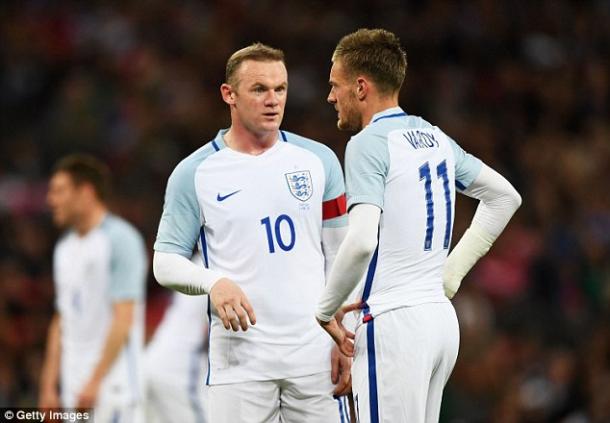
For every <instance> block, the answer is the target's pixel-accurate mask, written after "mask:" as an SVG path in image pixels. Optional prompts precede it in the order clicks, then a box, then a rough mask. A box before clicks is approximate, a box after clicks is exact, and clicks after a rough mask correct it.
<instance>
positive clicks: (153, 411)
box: [146, 375, 207, 423]
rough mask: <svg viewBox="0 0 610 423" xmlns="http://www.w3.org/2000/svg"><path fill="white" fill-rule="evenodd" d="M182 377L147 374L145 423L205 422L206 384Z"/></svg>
mask: <svg viewBox="0 0 610 423" xmlns="http://www.w3.org/2000/svg"><path fill="white" fill-rule="evenodd" d="M193 382H194V383H190V382H189V381H188V380H187V379H185V378H168V377H162V376H160V375H157V376H149V378H148V379H147V397H146V421H147V423H173V422H177V421H179V422H183V423H205V422H207V417H206V412H205V411H204V410H205V408H204V405H203V404H204V397H205V395H206V393H207V387H205V386H204V385H203V384H202V383H197V381H193Z"/></svg>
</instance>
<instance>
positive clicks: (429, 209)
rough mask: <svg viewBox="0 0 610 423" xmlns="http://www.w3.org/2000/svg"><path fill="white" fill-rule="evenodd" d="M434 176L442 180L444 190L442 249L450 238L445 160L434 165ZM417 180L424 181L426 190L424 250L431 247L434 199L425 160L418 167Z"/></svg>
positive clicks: (428, 167) (448, 194) (447, 181)
mask: <svg viewBox="0 0 610 423" xmlns="http://www.w3.org/2000/svg"><path fill="white" fill-rule="evenodd" d="M436 176H437V178H438V179H442V180H443V189H444V190H445V214H446V218H447V223H446V224H445V239H444V241H443V249H445V250H446V249H448V248H449V241H450V239H451V191H450V188H449V176H448V175H447V161H445V160H443V161H442V162H441V163H440V164H439V165H438V166H436ZM419 180H420V181H424V189H425V191H426V239H425V241H424V250H425V251H430V250H431V249H432V234H433V233H434V200H433V198H432V175H431V174H430V163H428V162H426V163H424V164H423V165H421V166H420V167H419Z"/></svg>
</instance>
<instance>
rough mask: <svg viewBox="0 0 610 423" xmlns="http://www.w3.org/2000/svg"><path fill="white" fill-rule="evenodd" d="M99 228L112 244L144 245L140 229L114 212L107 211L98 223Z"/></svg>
mask: <svg viewBox="0 0 610 423" xmlns="http://www.w3.org/2000/svg"><path fill="white" fill-rule="evenodd" d="M100 229H101V231H102V232H103V233H104V234H105V235H106V236H107V237H108V240H109V241H110V243H111V244H112V245H114V244H117V243H121V244H125V245H127V244H137V245H139V246H141V245H144V237H143V236H142V234H141V233H140V231H139V230H138V229H137V228H136V227H135V226H134V225H133V224H131V223H130V222H128V221H127V220H125V219H124V218H122V217H120V216H118V215H116V214H113V213H108V214H107V215H106V217H105V218H104V221H103V222H102V224H101V225H100Z"/></svg>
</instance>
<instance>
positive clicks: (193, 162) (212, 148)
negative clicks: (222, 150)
mask: <svg viewBox="0 0 610 423" xmlns="http://www.w3.org/2000/svg"><path fill="white" fill-rule="evenodd" d="M217 151H218V146H217V145H216V144H215V142H214V140H212V141H209V142H207V143H206V144H204V145H203V146H201V147H199V148H198V149H197V150H195V151H193V152H192V153H191V154H189V155H188V156H186V157H185V158H184V159H182V160H181V161H180V162H179V163H178V164H177V165H176V167H175V168H174V171H173V172H172V175H171V178H182V177H185V176H192V175H194V174H195V171H196V170H197V167H199V166H200V165H201V163H203V162H204V161H205V160H206V159H207V158H208V157H210V156H211V155H212V154H214V153H216V152H217Z"/></svg>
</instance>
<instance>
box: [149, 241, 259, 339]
mask: <svg viewBox="0 0 610 423" xmlns="http://www.w3.org/2000/svg"><path fill="white" fill-rule="evenodd" d="M153 272H154V275H155V279H156V280H157V282H159V284H161V285H163V286H165V287H167V288H171V289H174V290H176V291H179V292H182V293H184V294H187V295H204V294H209V295H210V301H211V302H212V304H213V305H214V307H215V309H216V311H217V312H218V317H220V319H221V320H222V323H223V325H224V327H225V329H233V330H234V331H238V330H239V329H240V328H241V329H242V330H244V331H246V330H248V326H249V324H252V325H254V324H256V315H255V314H254V309H253V308H252V305H251V304H250V301H249V300H248V298H247V297H246V294H244V292H243V291H242V289H241V288H240V287H239V286H238V285H237V284H236V283H235V282H233V281H232V280H230V279H228V278H226V277H224V276H223V275H222V274H221V273H219V272H215V271H213V270H210V269H207V268H205V267H203V266H198V265H196V264H195V263H193V262H192V261H190V260H188V259H187V258H186V257H183V256H181V255H180V254H175V253H164V252H161V251H155V254H154V256H153ZM248 322H249V323H248Z"/></svg>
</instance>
